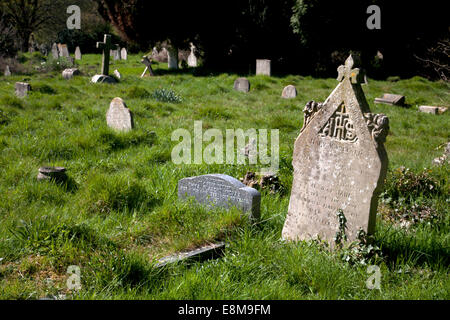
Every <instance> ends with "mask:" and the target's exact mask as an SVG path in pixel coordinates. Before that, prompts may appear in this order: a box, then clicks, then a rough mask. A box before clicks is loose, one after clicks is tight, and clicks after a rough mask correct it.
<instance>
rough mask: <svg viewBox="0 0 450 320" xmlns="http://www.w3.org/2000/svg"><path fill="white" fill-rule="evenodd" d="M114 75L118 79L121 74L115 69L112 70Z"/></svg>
mask: <svg viewBox="0 0 450 320" xmlns="http://www.w3.org/2000/svg"><path fill="white" fill-rule="evenodd" d="M114 76H115V77H116V78H117V79H119V80H120V79H121V78H122V75H121V74H120V72H119V70H117V69H116V70H114Z"/></svg>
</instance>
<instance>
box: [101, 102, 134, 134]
mask: <svg viewBox="0 0 450 320" xmlns="http://www.w3.org/2000/svg"><path fill="white" fill-rule="evenodd" d="M106 123H107V124H108V126H109V127H110V128H113V129H115V130H119V131H129V130H131V129H133V127H134V121H133V114H132V113H131V111H130V109H128V108H127V106H126V104H125V102H124V101H123V100H122V99H121V98H114V99H113V100H112V101H111V105H110V106H109V109H108V112H107V113H106Z"/></svg>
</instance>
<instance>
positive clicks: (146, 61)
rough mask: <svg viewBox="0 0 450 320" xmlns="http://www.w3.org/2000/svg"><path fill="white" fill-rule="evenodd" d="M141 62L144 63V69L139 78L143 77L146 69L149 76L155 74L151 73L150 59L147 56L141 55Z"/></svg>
mask: <svg viewBox="0 0 450 320" xmlns="http://www.w3.org/2000/svg"><path fill="white" fill-rule="evenodd" d="M141 63H143V64H145V70H144V72H143V73H142V75H141V78H143V77H145V74H146V73H147V71H148V73H149V75H150V76H151V77H153V76H154V75H155V74H154V73H153V69H152V62H151V60H150V59H149V58H148V57H146V56H143V57H142V60H141Z"/></svg>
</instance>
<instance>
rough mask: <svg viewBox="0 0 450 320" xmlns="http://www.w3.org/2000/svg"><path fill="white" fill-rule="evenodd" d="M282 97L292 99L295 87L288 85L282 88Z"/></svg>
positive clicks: (295, 94) (294, 94)
mask: <svg viewBox="0 0 450 320" xmlns="http://www.w3.org/2000/svg"><path fill="white" fill-rule="evenodd" d="M281 97H282V98H285V99H292V98H295V97H297V89H296V88H295V87H294V86H293V85H288V86H287V87H285V88H284V89H283V93H282V94H281Z"/></svg>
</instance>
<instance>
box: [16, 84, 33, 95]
mask: <svg viewBox="0 0 450 320" xmlns="http://www.w3.org/2000/svg"><path fill="white" fill-rule="evenodd" d="M15 89H16V96H18V97H19V98H23V97H26V96H27V95H28V92H29V91H31V85H30V84H29V83H26V82H16V85H15Z"/></svg>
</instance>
